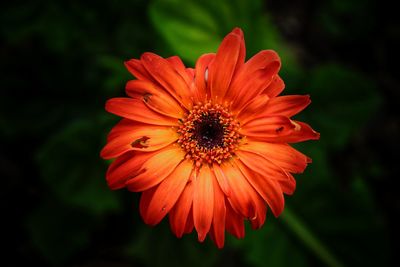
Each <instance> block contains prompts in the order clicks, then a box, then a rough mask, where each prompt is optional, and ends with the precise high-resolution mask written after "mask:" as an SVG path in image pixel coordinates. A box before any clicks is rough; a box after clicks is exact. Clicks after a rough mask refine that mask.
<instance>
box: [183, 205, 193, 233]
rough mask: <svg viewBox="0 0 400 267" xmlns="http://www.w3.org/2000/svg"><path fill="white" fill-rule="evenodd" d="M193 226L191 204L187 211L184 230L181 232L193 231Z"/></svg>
mask: <svg viewBox="0 0 400 267" xmlns="http://www.w3.org/2000/svg"><path fill="white" fill-rule="evenodd" d="M193 228H194V222H193V206H192V208H191V209H190V211H189V215H188V218H187V221H186V225H185V231H184V232H183V233H184V234H189V233H191V232H192V231H193Z"/></svg>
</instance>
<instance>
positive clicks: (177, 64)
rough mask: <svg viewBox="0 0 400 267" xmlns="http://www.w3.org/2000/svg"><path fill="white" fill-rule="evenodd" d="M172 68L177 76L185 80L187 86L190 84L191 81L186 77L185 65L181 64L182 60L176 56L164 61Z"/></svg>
mask: <svg viewBox="0 0 400 267" xmlns="http://www.w3.org/2000/svg"><path fill="white" fill-rule="evenodd" d="M166 60H167V61H168V62H169V63H170V64H171V65H172V67H173V68H174V69H175V70H176V72H178V73H179V75H180V76H181V77H182V78H183V79H184V80H185V82H186V83H187V84H190V83H191V82H192V79H191V78H190V76H189V75H188V73H187V71H186V67H185V64H183V62H182V60H181V59H180V57H178V56H172V57H169V58H167V59H166Z"/></svg>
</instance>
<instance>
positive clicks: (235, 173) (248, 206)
mask: <svg viewBox="0 0 400 267" xmlns="http://www.w3.org/2000/svg"><path fill="white" fill-rule="evenodd" d="M221 169H222V171H223V174H224V176H225V177H226V179H227V180H228V181H229V185H230V188H231V194H230V196H229V197H228V200H229V202H230V203H231V205H232V207H233V208H234V209H235V211H236V212H237V213H239V214H240V215H242V216H243V217H245V218H253V217H254V216H255V207H254V202H253V196H252V195H253V194H257V193H256V191H254V189H253V188H252V187H251V185H250V184H249V183H248V182H247V180H246V178H245V177H244V176H243V174H242V173H241V172H240V170H239V169H238V168H237V166H235V165H232V163H227V162H224V163H222V164H221Z"/></svg>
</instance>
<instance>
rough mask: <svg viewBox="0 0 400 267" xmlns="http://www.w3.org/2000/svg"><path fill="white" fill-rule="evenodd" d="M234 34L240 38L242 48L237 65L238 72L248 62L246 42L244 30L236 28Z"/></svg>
mask: <svg viewBox="0 0 400 267" xmlns="http://www.w3.org/2000/svg"><path fill="white" fill-rule="evenodd" d="M232 33H235V34H237V35H238V36H239V37H240V48H239V56H238V60H237V64H236V71H237V70H238V69H239V68H240V67H242V66H243V64H244V61H245V60H246V44H245V41H244V34H243V31H242V29H240V28H234V29H233V30H232Z"/></svg>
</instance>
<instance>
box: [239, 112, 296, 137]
mask: <svg viewBox="0 0 400 267" xmlns="http://www.w3.org/2000/svg"><path fill="white" fill-rule="evenodd" d="M294 128H295V125H294V124H293V123H292V122H291V120H290V119H289V118H287V117H284V116H268V117H260V118H256V119H253V120H251V121H249V122H248V123H246V124H244V125H243V126H242V128H241V129H240V133H241V134H243V135H246V136H249V137H252V138H257V139H260V140H263V141H271V142H273V141H274V140H276V138H277V137H280V136H287V135H289V134H291V133H292V132H293V129H294Z"/></svg>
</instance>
